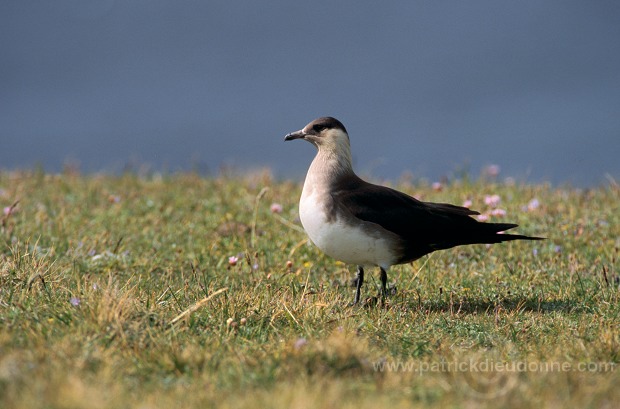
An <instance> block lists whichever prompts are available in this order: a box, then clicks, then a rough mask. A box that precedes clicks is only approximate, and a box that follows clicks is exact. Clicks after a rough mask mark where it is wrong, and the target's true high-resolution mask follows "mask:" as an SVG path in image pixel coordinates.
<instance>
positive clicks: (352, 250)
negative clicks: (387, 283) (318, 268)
mask: <svg viewBox="0 0 620 409" xmlns="http://www.w3.org/2000/svg"><path fill="white" fill-rule="evenodd" d="M304 193H306V194H302V197H301V201H300V203H299V217H300V219H301V223H302V225H303V226H304V229H305V230H306V233H307V234H308V236H309V237H310V240H312V242H313V243H314V244H315V245H316V246H317V247H318V248H319V249H321V251H323V252H324V253H325V254H327V255H329V256H330V257H333V258H335V259H336V260H340V261H342V262H345V263H347V264H356V265H375V266H381V267H383V268H386V269H387V268H388V267H390V266H391V265H393V264H394V263H395V262H396V257H395V256H394V253H393V251H392V249H391V247H390V246H389V244H390V243H389V239H388V238H387V237H385V236H384V235H382V234H381V232H380V231H378V229H377V228H375V226H374V225H372V226H371V225H369V224H367V223H366V222H362V221H360V222H359V224H358V225H351V224H350V223H349V224H345V223H344V220H342V219H338V218H336V220H329V221H328V217H327V214H325V210H324V209H325V207H324V205H323V203H322V200H321V197H324V196H322V195H321V194H320V193H319V192H317V191H314V192H310V193H308V192H304Z"/></svg>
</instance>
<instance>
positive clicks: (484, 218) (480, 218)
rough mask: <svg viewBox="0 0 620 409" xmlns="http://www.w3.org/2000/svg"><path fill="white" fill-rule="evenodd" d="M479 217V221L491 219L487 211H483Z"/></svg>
mask: <svg viewBox="0 0 620 409" xmlns="http://www.w3.org/2000/svg"><path fill="white" fill-rule="evenodd" d="M477 219H478V221H479V222H486V221H487V220H489V215H488V214H486V213H482V214H479V215H478V216H477Z"/></svg>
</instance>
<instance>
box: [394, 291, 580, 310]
mask: <svg viewBox="0 0 620 409" xmlns="http://www.w3.org/2000/svg"><path fill="white" fill-rule="evenodd" d="M388 302H389V304H391V305H392V307H395V308H402V309H406V310H409V311H411V310H415V311H419V312H422V313H450V314H472V315H477V314H496V313H498V312H503V313H506V312H533V313H539V314H547V313H553V312H560V313H583V312H587V309H588V308H587V306H586V305H584V303H583V300H581V301H580V300H572V299H562V300H557V299H556V300H545V299H541V298H540V297H535V296H532V297H526V296H516V295H515V296H508V297H495V298H485V297H474V296H471V297H459V298H456V297H454V298H451V297H450V296H449V295H445V294H444V295H443V296H439V297H437V298H435V299H426V300H425V299H422V298H419V297H416V294H413V296H412V294H410V293H409V294H403V295H397V296H395V297H391V298H388Z"/></svg>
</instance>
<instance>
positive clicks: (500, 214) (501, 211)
mask: <svg viewBox="0 0 620 409" xmlns="http://www.w3.org/2000/svg"><path fill="white" fill-rule="evenodd" d="M491 216H497V217H504V216H506V211H505V210H504V209H493V210H491Z"/></svg>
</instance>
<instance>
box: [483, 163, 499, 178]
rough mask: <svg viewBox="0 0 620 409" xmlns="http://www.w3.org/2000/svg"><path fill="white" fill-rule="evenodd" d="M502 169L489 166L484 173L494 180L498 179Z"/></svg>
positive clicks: (497, 166) (496, 166)
mask: <svg viewBox="0 0 620 409" xmlns="http://www.w3.org/2000/svg"><path fill="white" fill-rule="evenodd" d="M499 171H500V167H499V165H489V166H487V167H486V168H484V170H483V171H482V172H483V173H484V174H485V175H486V176H490V177H492V178H494V177H497V175H499Z"/></svg>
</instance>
